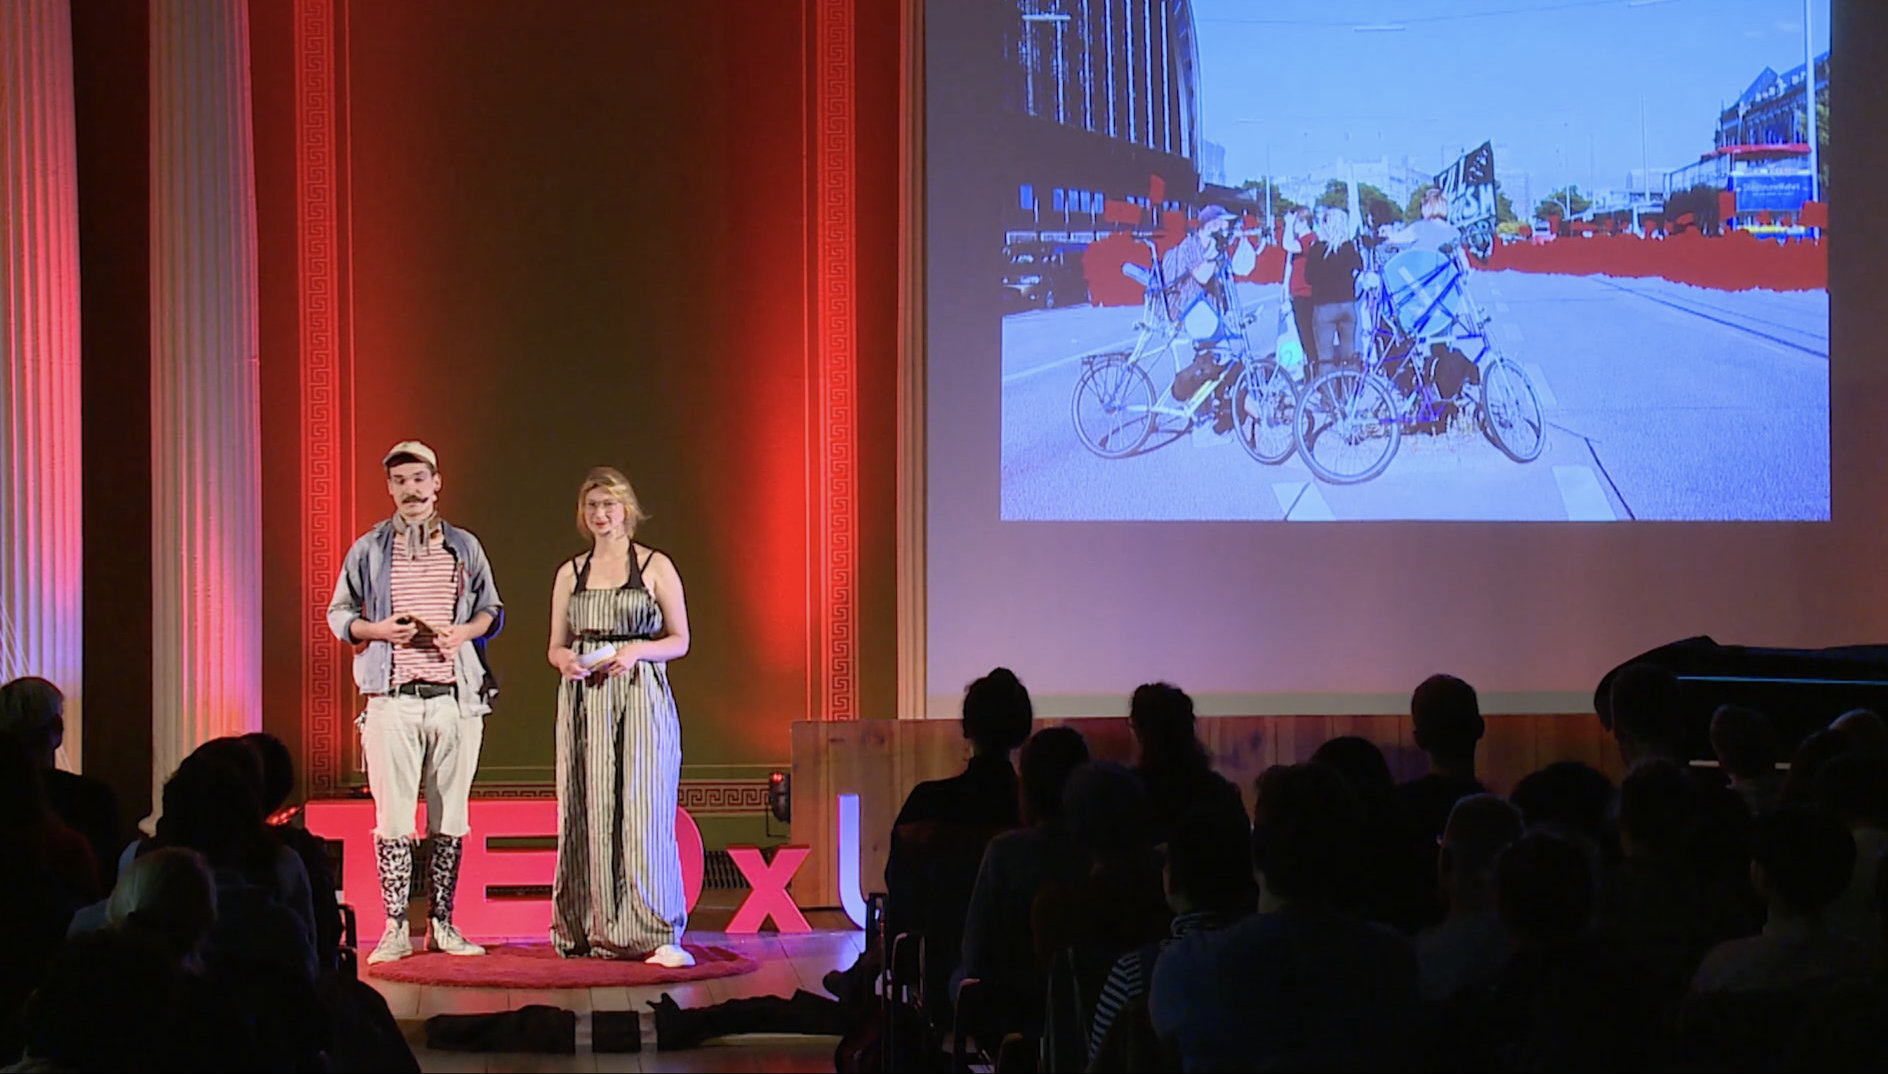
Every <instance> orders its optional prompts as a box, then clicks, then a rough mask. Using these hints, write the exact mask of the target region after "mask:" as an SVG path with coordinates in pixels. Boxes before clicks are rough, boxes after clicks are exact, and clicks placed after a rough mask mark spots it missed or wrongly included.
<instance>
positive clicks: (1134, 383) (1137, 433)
mask: <svg viewBox="0 0 1888 1074" xmlns="http://www.w3.org/2000/svg"><path fill="white" fill-rule="evenodd" d="M1154 398H1155V397H1154V382H1153V381H1151V380H1149V379H1148V377H1147V373H1146V372H1145V371H1144V370H1142V369H1141V367H1140V366H1139V365H1136V364H1135V363H1133V362H1130V361H1128V360H1127V356H1126V355H1109V356H1107V357H1106V358H1102V359H1097V360H1095V361H1093V362H1091V363H1089V366H1088V368H1087V369H1086V370H1084V371H1083V372H1082V379H1081V380H1079V381H1077V382H1076V383H1075V397H1074V398H1073V399H1071V400H1070V401H1069V416H1070V417H1071V418H1072V419H1073V420H1074V422H1075V435H1076V436H1077V437H1079V438H1080V439H1081V441H1082V445H1083V446H1084V447H1086V448H1088V450H1090V451H1092V452H1094V453H1095V454H1097V455H1100V456H1101V457H1102V458H1104V459H1118V458H1121V457H1122V456H1124V455H1129V454H1132V453H1133V452H1134V450H1135V449H1136V448H1138V447H1140V446H1141V444H1142V443H1143V442H1144V441H1146V439H1147V436H1148V434H1149V433H1151V432H1153V431H1154V422H1155V420H1156V418H1157V415H1156V414H1155V412H1154Z"/></svg>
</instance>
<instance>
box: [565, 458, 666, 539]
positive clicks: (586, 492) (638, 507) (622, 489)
mask: <svg viewBox="0 0 1888 1074" xmlns="http://www.w3.org/2000/svg"><path fill="white" fill-rule="evenodd" d="M594 491H602V492H607V493H609V495H610V498H611V499H614V500H615V501H616V502H617V503H620V504H622V505H623V528H624V529H625V530H627V531H628V532H627V533H626V534H625V536H629V537H634V536H636V523H638V522H641V521H643V520H644V519H647V518H648V517H649V516H648V515H647V514H645V513H644V512H643V509H642V501H641V500H638V499H637V498H636V490H635V489H633V488H630V487H629V478H627V477H624V476H623V472H622V471H621V470H618V469H616V468H615V467H613V466H593V467H591V469H590V472H589V473H587V474H585V475H583V484H582V485H581V486H579V487H578V489H577V532H578V533H581V534H583V535H584V536H585V537H590V536H591V533H590V521H589V519H588V518H586V517H585V512H584V506H583V504H584V501H585V500H587V499H589V498H590V493H592V492H594Z"/></svg>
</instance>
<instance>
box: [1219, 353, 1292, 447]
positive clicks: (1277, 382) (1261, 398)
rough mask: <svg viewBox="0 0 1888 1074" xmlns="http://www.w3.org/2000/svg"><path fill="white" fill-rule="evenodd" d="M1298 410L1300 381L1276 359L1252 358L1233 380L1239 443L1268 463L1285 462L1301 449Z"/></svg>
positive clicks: (1234, 409)
mask: <svg viewBox="0 0 1888 1074" xmlns="http://www.w3.org/2000/svg"><path fill="white" fill-rule="evenodd" d="M1298 414H1299V409H1298V385H1297V384H1295V383H1293V381H1292V379H1291V374H1290V373H1287V372H1285V370H1284V369H1283V368H1282V367H1281V366H1280V365H1279V364H1278V363H1277V362H1275V361H1273V360H1272V359H1270V358H1261V359H1259V360H1258V361H1256V362H1248V363H1247V364H1246V367H1245V368H1244V369H1243V370H1241V371H1240V372H1239V377H1238V379H1236V380H1234V381H1233V385H1232V420H1233V430H1234V431H1235V432H1237V433H1238V434H1239V446H1240V447H1243V448H1245V449H1246V454H1248V455H1250V456H1252V457H1253V458H1255V459H1257V460H1259V461H1260V462H1262V463H1265V464H1266V465H1267V466H1276V465H1278V464H1279V463H1281V462H1284V461H1285V460H1286V459H1289V458H1291V453H1292V452H1293V451H1295V450H1297V447H1298V440H1297V437H1296V436H1295V435H1294V434H1293V433H1292V421H1293V420H1294V419H1295V418H1297V416H1298Z"/></svg>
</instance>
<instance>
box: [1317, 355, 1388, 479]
mask: <svg viewBox="0 0 1888 1074" xmlns="http://www.w3.org/2000/svg"><path fill="white" fill-rule="evenodd" d="M1292 433H1293V435H1294V436H1296V437H1297V441H1298V453H1299V455H1301V456H1303V458H1304V460H1305V465H1306V466H1308V467H1310V468H1311V472H1312V473H1314V474H1316V475H1317V476H1318V477H1319V479H1320V480H1323V481H1328V482H1330V483H1331V484H1333V485H1352V484H1356V483H1357V482H1359V481H1368V480H1370V479H1371V478H1373V477H1375V476H1377V475H1378V474H1380V473H1382V472H1383V471H1384V469H1385V468H1386V467H1388V466H1389V465H1390V460H1391V459H1392V458H1394V457H1395V456H1396V448H1397V445H1398V444H1400V443H1402V441H1403V415H1402V413H1401V410H1400V408H1399V407H1398V406H1397V403H1396V393H1395V392H1393V391H1391V389H1390V386H1389V384H1388V383H1386V382H1385V381H1384V379H1383V378H1382V377H1372V376H1365V375H1364V374H1363V372H1362V371H1360V370H1356V369H1336V370H1332V371H1331V372H1329V373H1326V374H1324V375H1323V376H1321V377H1319V378H1318V379H1316V380H1314V381H1312V382H1311V383H1310V385H1308V386H1307V387H1306V388H1305V392H1304V397H1303V398H1302V399H1300V400H1299V403H1298V415H1297V417H1296V418H1295V419H1294V420H1293V421H1292Z"/></svg>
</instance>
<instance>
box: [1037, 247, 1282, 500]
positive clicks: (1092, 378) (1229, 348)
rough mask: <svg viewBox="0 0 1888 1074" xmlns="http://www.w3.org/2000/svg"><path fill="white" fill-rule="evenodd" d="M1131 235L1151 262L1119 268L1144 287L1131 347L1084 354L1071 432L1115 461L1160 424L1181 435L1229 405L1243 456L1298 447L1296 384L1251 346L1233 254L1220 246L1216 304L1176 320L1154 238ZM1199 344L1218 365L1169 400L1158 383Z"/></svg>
mask: <svg viewBox="0 0 1888 1074" xmlns="http://www.w3.org/2000/svg"><path fill="white" fill-rule="evenodd" d="M1135 238H1136V239H1138V240H1139V241H1140V242H1141V244H1142V245H1144V246H1145V247H1147V252H1148V257H1149V263H1150V265H1151V267H1150V268H1147V269H1142V268H1141V267H1140V266H1139V265H1132V264H1129V265H1123V266H1122V271H1123V272H1124V273H1126V274H1128V275H1129V277H1130V278H1132V279H1134V280H1136V281H1137V282H1139V283H1140V284H1141V285H1142V287H1143V296H1142V308H1141V319H1140V320H1139V321H1138V322H1136V323H1135V326H1134V329H1135V337H1134V344H1133V346H1132V347H1130V348H1129V349H1128V350H1126V351H1110V352H1105V353H1101V354H1091V355H1088V356H1086V357H1084V358H1083V359H1082V375H1081V379H1079V380H1077V381H1076V383H1075V393H1074V396H1073V397H1072V398H1071V399H1070V401H1069V412H1070V418H1071V419H1072V420H1073V422H1074V424H1075V435H1076V437H1077V438H1079V439H1080V440H1081V442H1082V445H1083V446H1084V447H1086V448H1088V450H1090V451H1092V452H1094V453H1095V454H1097V455H1099V456H1101V457H1102V458H1104V459H1119V458H1123V457H1125V456H1128V455H1132V454H1134V453H1135V452H1137V451H1139V450H1140V449H1141V446H1142V445H1143V444H1145V443H1146V442H1147V440H1148V438H1149V437H1151V436H1152V435H1153V434H1154V433H1155V432H1157V431H1171V432H1174V433H1182V432H1185V431H1187V430H1188V429H1191V428H1192V427H1193V426H1194V425H1195V424H1197V423H1200V422H1206V421H1213V420H1215V419H1216V418H1217V417H1218V415H1219V414H1220V413H1221V410H1220V408H1228V409H1229V410H1230V412H1231V416H1232V432H1233V435H1234V438H1235V439H1237V440H1238V441H1239V445H1240V446H1241V447H1243V448H1244V449H1245V450H1246V454H1248V455H1250V456H1252V457H1253V458H1254V459H1256V460H1258V461H1259V462H1262V463H1265V464H1267V465H1277V464H1278V463H1281V462H1284V461H1285V460H1286V459H1288V458H1290V457H1291V453H1292V451H1293V449H1294V447H1295V446H1296V440H1295V439H1294V437H1293V435H1292V427H1291V422H1292V420H1293V418H1294V417H1295V416H1296V415H1297V414H1298V412H1299V404H1298V386H1297V384H1296V382H1294V381H1293V380H1292V378H1291V375H1290V374H1289V373H1287V372H1286V371H1285V370H1283V369H1281V368H1280V367H1279V365H1278V362H1277V361H1276V360H1274V358H1273V356H1272V355H1270V354H1266V355H1258V354H1256V353H1255V352H1254V351H1253V349H1252V342H1251V340H1250V338H1249V337H1248V335H1247V329H1248V328H1249V327H1250V326H1251V324H1252V322H1253V321H1254V320H1255V319H1256V314H1251V313H1248V312H1246V309H1245V306H1244V302H1243V300H1242V299H1241V297H1240V294H1239V288H1238V286H1237V283H1236V281H1235V279H1234V275H1233V272H1232V269H1231V267H1230V262H1231V258H1230V257H1227V256H1224V254H1225V251H1223V250H1222V251H1221V253H1222V256H1221V257H1220V258H1219V260H1218V267H1217V269H1216V277H1215V278H1216V280H1217V285H1218V291H1219V294H1220V295H1221V296H1223V301H1224V306H1223V308H1217V307H1215V306H1214V305H1213V303H1212V302H1211V301H1209V300H1202V301H1200V302H1196V303H1194V304H1193V306H1192V307H1191V308H1190V309H1188V310H1186V311H1184V312H1183V313H1182V315H1181V316H1180V317H1174V316H1172V315H1171V314H1170V312H1169V310H1168V307H1167V295H1166V280H1165V279H1164V277H1163V275H1162V272H1161V266H1160V251H1159V250H1158V249H1156V248H1155V245H1154V237H1153V236H1152V235H1151V234H1136V235H1135ZM1200 344H1206V345H1208V346H1210V348H1211V352H1212V355H1213V358H1214V360H1215V361H1216V362H1217V363H1218V369H1217V371H1216V372H1214V374H1213V375H1212V376H1211V377H1209V378H1207V379H1206V380H1204V381H1203V382H1202V383H1200V384H1199V385H1198V386H1197V387H1195V388H1193V390H1192V391H1191V392H1190V393H1189V394H1188V396H1187V398H1185V399H1180V400H1173V401H1167V400H1166V399H1165V398H1164V396H1165V395H1166V394H1167V393H1166V392H1165V391H1164V390H1163V389H1161V388H1157V387H1155V385H1156V384H1162V385H1165V384H1171V383H1173V381H1174V378H1175V377H1176V376H1178V375H1179V372H1180V370H1181V369H1183V368H1185V367H1187V366H1189V365H1190V364H1192V363H1193V361H1194V358H1195V356H1196V355H1197V354H1198V348H1199V345H1200ZM1156 373H1158V374H1160V375H1159V376H1156V375H1154V374H1156Z"/></svg>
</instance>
